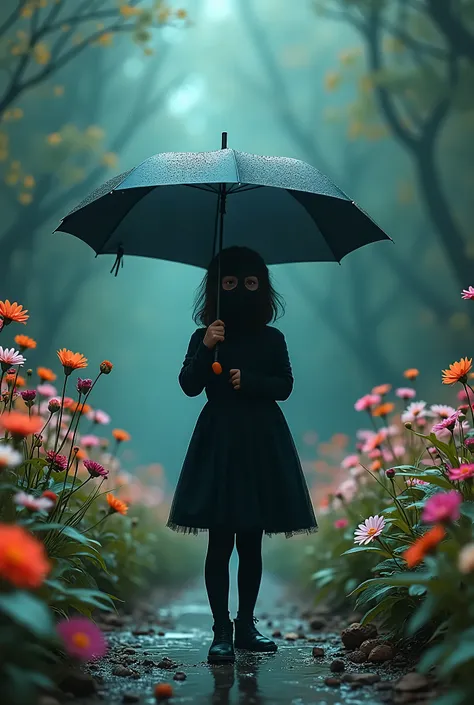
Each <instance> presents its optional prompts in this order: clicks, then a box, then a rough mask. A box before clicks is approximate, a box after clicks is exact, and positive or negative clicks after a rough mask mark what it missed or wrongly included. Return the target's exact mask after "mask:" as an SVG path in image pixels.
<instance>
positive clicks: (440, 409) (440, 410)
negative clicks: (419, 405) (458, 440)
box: [430, 404, 456, 419]
mask: <svg viewBox="0 0 474 705" xmlns="http://www.w3.org/2000/svg"><path fill="white" fill-rule="evenodd" d="M430 411H432V412H433V414H436V416H440V417H441V418H442V419H447V418H448V416H451V414H454V413H455V411H456V409H455V408H454V406H449V405H448V404H432V405H431V406H430Z"/></svg>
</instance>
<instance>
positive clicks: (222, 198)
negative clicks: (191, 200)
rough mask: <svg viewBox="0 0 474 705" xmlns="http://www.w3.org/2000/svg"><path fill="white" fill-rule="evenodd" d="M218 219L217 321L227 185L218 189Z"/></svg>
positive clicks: (218, 316) (219, 309)
mask: <svg viewBox="0 0 474 705" xmlns="http://www.w3.org/2000/svg"><path fill="white" fill-rule="evenodd" d="M218 199H219V200H218V213H219V216H218V219H217V223H216V225H217V233H216V235H217V238H215V240H216V239H217V241H218V253H219V257H218V260H217V299H216V317H217V318H218V319H219V318H220V315H221V288H222V282H221V278H222V272H221V252H222V246H223V242H224V218H225V210H226V199H227V185H226V184H221V185H220V188H219V196H218ZM218 348H219V344H217V345H216V346H215V348H214V360H217V356H218Z"/></svg>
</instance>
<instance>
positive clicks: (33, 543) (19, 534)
mask: <svg viewBox="0 0 474 705" xmlns="http://www.w3.org/2000/svg"><path fill="white" fill-rule="evenodd" d="M50 567H51V566H50V563H49V561H48V556H47V555H46V551H45V549H44V545H43V544H42V543H41V541H38V540H37V539H36V538H35V537H34V536H32V535H31V534H29V533H28V532H27V531H25V529H24V528H23V527H21V526H18V525H16V524H11V525H9V524H0V576H1V577H2V578H3V579H4V580H7V581H8V582H9V583H11V584H12V585H14V586H15V587H17V588H37V587H40V585H42V583H43V581H44V579H45V578H46V576H47V575H48V573H49V571H50Z"/></svg>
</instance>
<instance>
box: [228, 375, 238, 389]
mask: <svg viewBox="0 0 474 705" xmlns="http://www.w3.org/2000/svg"><path fill="white" fill-rule="evenodd" d="M229 381H230V383H231V384H232V385H233V387H234V389H240V370H231V371H230V380H229Z"/></svg>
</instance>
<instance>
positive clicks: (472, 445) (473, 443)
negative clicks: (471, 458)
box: [464, 436, 474, 450]
mask: <svg viewBox="0 0 474 705" xmlns="http://www.w3.org/2000/svg"><path fill="white" fill-rule="evenodd" d="M464 445H465V446H466V448H469V450H474V436H468V437H467V438H465V439H464Z"/></svg>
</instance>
